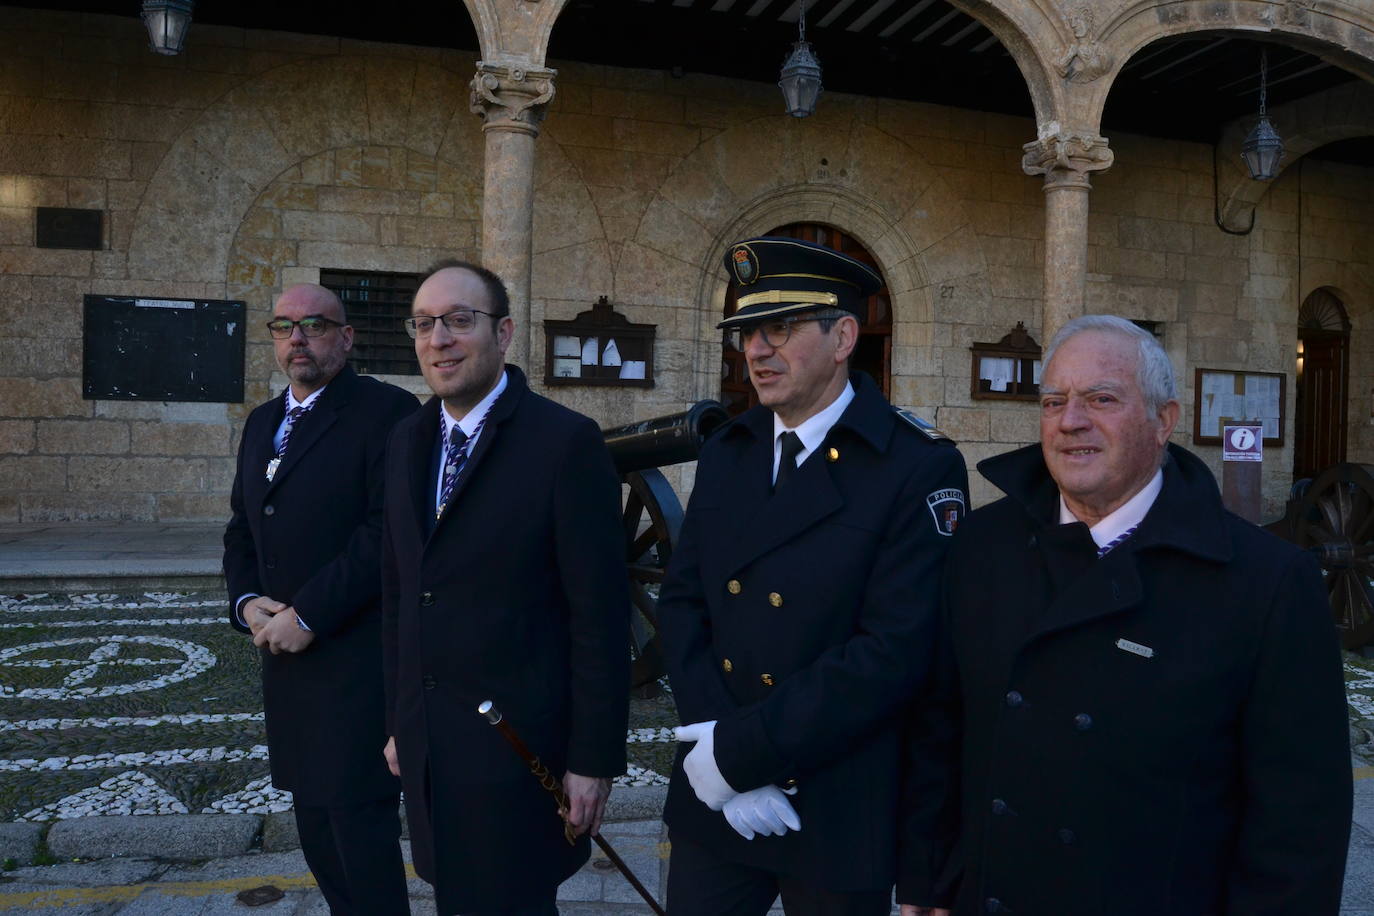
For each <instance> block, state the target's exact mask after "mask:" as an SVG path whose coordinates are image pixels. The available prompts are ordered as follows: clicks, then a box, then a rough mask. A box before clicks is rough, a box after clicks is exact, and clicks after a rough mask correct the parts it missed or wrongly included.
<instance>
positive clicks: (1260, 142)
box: [1240, 50, 1283, 181]
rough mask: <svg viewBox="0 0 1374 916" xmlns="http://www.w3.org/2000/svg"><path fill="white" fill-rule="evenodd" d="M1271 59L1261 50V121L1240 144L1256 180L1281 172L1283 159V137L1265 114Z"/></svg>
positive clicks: (1266, 179) (1267, 178)
mask: <svg viewBox="0 0 1374 916" xmlns="http://www.w3.org/2000/svg"><path fill="white" fill-rule="evenodd" d="M1268 70H1269V61H1268V58H1267V56H1266V53H1265V51H1263V50H1261V51H1260V103H1259V121H1258V122H1256V124H1255V126H1254V127H1253V128H1252V129H1251V131H1250V134H1249V135H1248V136H1247V137H1246V138H1245V142H1243V143H1241V145H1240V157H1241V158H1242V159H1244V160H1245V167H1246V168H1247V169H1249V170H1250V177H1251V178H1253V179H1255V180H1256V181H1268V180H1270V179H1271V178H1273V177H1274V176H1275V175H1277V174H1278V173H1279V163H1280V162H1281V161H1283V139H1282V138H1281V137H1279V132H1278V131H1277V130H1275V129H1274V125H1273V124H1272V123H1271V122H1270V121H1269V116H1268V115H1267V114H1265V105H1266V103H1267V101H1268V99H1267V95H1268Z"/></svg>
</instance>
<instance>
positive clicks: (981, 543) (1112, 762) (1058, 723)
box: [917, 445, 1351, 916]
mask: <svg viewBox="0 0 1374 916" xmlns="http://www.w3.org/2000/svg"><path fill="white" fill-rule="evenodd" d="M979 470H980V471H981V472H982V473H983V474H984V476H986V477H987V478H988V480H990V481H992V482H993V483H994V484H996V485H997V486H998V487H1000V488H1001V489H1002V490H1003V491H1004V492H1006V493H1007V494H1008V496H1007V497H1006V498H1004V499H1001V500H999V501H998V502H995V503H993V504H992V505H990V506H987V507H986V508H983V509H980V510H978V511H977V512H975V513H973V515H972V516H971V518H970V519H969V521H968V523H967V524H966V525H965V526H964V527H963V528H962V529H961V530H960V532H959V536H958V537H956V538H955V544H954V548H953V550H952V551H951V553H950V561H949V567H948V569H947V570H946V574H945V583H946V592H947V597H946V610H947V614H948V620H949V623H948V627H947V632H948V634H949V638H950V642H951V645H952V660H953V662H954V669H955V671H956V672H957V684H958V689H959V692H961V693H962V697H963V700H962V725H963V729H964V738H963V742H962V760H963V765H962V780H963V796H962V797H963V801H962V822H963V838H962V842H961V855H960V856H959V861H960V862H961V863H962V868H963V877H962V884H961V886H960V889H959V892H958V905H957V907H956V912H957V913H960V914H972V913H984V912H1007V913H1015V914H1018V916H1079V914H1081V916H1089V914H1092V916H1108V914H1110V916H1136V914H1140V916H1146V914H1148V916H1209V914H1216V916H1221V914H1227V916H1242V914H1243V916H1278V914H1283V916H1334V914H1336V913H1337V912H1338V910H1339V908H1340V896H1341V881H1342V874H1343V870H1344V866H1345V858H1346V843H1347V839H1348V836H1349V830H1350V815H1351V769H1350V753H1349V747H1348V744H1347V742H1348V731H1347V722H1346V706H1345V694H1344V686H1343V680H1342V673H1341V661H1340V654H1339V650H1338V647H1337V638H1336V631H1335V628H1334V626H1333V625H1332V621H1331V613H1330V609H1329V608H1328V606H1327V603H1326V600H1325V590H1324V588H1323V586H1322V583H1321V578H1320V575H1319V573H1318V571H1317V567H1316V564H1315V563H1314V562H1313V560H1312V558H1311V557H1310V556H1308V555H1307V554H1305V553H1304V552H1302V551H1300V550H1298V549H1297V548H1296V547H1294V546H1292V545H1291V544H1288V543H1285V542H1283V541H1281V540H1279V539H1278V538H1276V537H1274V536H1272V535H1270V534H1268V533H1266V532H1265V531H1263V530H1262V529H1260V528H1257V527H1255V526H1254V525H1252V524H1250V523H1248V522H1245V521H1243V520H1242V519H1240V518H1238V517H1237V516H1235V515H1232V514H1231V513H1230V512H1228V511H1226V510H1225V509H1224V508H1223V506H1222V504H1221V500H1220V496H1219V494H1218V492H1217V488H1216V483H1215V481H1214V479H1213V477H1212V474H1211V472H1210V471H1209V470H1208V468H1207V467H1206V465H1204V464H1203V463H1202V462H1201V461H1200V460H1199V459H1197V458H1196V457H1195V456H1193V455H1192V454H1190V453H1189V452H1187V451H1186V450H1184V449H1182V448H1179V447H1177V446H1173V445H1171V446H1169V457H1168V458H1167V459H1166V462H1165V467H1164V486H1163V489H1162V490H1161V492H1160V494H1159V496H1158V498H1157V499H1156V501H1155V503H1154V505H1153V506H1152V507H1151V508H1150V510H1149V512H1148V514H1147V515H1146V517H1145V519H1144V520H1143V521H1142V522H1141V524H1140V527H1139V528H1138V529H1137V531H1136V533H1135V534H1134V535H1133V536H1132V537H1131V538H1129V539H1128V540H1126V541H1125V542H1123V543H1122V544H1121V545H1120V546H1119V547H1117V548H1116V549H1115V550H1113V551H1112V552H1111V553H1109V554H1108V555H1107V556H1106V557H1104V558H1103V559H1101V560H1099V559H1096V547H1095V545H1094V544H1093V542H1092V539H1091V537H1090V535H1089V533H1088V528H1087V526H1086V525H1083V524H1081V523H1073V524H1069V525H1060V524H1059V523H1058V521H1059V518H1058V511H1059V509H1058V491H1057V489H1056V488H1055V486H1054V483H1053V480H1052V479H1051V478H1050V477H1049V475H1048V472H1047V470H1046V468H1045V463H1044V460H1043V458H1042V457H1041V452H1040V447H1039V446H1038V445H1036V446H1031V447H1028V448H1025V449H1021V450H1018V451H1015V452H1011V453H1008V454H1006V455H1001V456H998V457H996V458H991V459H988V460H987V461H984V462H983V463H982V464H980V465H979ZM990 564H991V567H990ZM990 568H991V569H993V570H995V575H989V569H990ZM918 759H919V755H918ZM927 759H933V758H927ZM917 883H918V884H919V878H918V879H917Z"/></svg>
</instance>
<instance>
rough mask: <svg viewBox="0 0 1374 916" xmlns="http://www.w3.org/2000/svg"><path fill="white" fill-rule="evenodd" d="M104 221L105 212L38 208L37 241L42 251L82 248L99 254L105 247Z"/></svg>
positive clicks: (36, 220)
mask: <svg viewBox="0 0 1374 916" xmlns="http://www.w3.org/2000/svg"><path fill="white" fill-rule="evenodd" d="M104 218H105V211H104V210H81V209H77V208H75V207H39V208H38V211H37V215H36V216H35V223H36V230H35V233H34V238H35V240H36V241H37V243H38V247H39V248H82V249H89V250H93V251H99V250H100V249H101V248H103V247H104V241H103V239H104V234H105V233H104V229H103V225H102V224H103V222H104Z"/></svg>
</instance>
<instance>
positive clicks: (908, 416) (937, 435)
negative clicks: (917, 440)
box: [892, 407, 958, 445]
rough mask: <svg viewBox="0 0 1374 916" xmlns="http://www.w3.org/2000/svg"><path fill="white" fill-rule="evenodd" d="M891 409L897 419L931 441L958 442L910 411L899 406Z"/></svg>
mask: <svg viewBox="0 0 1374 916" xmlns="http://www.w3.org/2000/svg"><path fill="white" fill-rule="evenodd" d="M892 411H893V413H895V414H897V417H898V419H900V420H901V421H902V422H904V423H906V424H907V425H908V426H910V427H911V428H912V429H914V430H916V431H917V432H918V433H920V434H921V435H923V436H925V437H926V438H927V439H929V440H930V441H931V442H948V443H949V444H950V445H958V443H957V442H955V441H954V440H953V439H951V438H950V437H949V436H946V435H945V434H944V433H942V432H940V430H938V429H936V428H935V424H933V423H931V422H930V421H929V420H923V419H921V418H920V417H918V416H916V415H915V414H914V413H912V412H911V411H909V410H904V409H902V408H901V407H894V408H892Z"/></svg>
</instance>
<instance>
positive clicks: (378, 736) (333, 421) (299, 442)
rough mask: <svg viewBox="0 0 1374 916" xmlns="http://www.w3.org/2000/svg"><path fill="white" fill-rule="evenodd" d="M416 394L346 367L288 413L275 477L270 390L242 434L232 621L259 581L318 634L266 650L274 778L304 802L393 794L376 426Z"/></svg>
mask: <svg viewBox="0 0 1374 916" xmlns="http://www.w3.org/2000/svg"><path fill="white" fill-rule="evenodd" d="M417 407H418V403H417V402H416V400H415V396H414V395H412V394H410V393H408V392H406V391H403V390H401V389H400V388H397V387H396V386H394V385H387V384H384V383H382V382H379V381H377V380H375V379H371V378H364V377H359V376H358V375H357V374H355V373H354V372H353V370H352V369H351V368H348V367H347V366H345V367H344V368H343V370H342V371H340V372H339V374H338V375H337V376H335V377H334V380H333V381H331V382H330V383H329V385H328V386H327V387H326V388H325V389H324V391H323V392H321V394H320V397H319V400H318V401H317V402H316V403H315V406H314V407H312V408H311V409H310V411H309V412H308V413H307V414H306V415H305V416H303V417H302V418H301V419H300V421H299V422H298V423H297V424H296V427H295V429H294V430H293V432H292V435H291V443H290V446H289V447H288V448H287V451H286V456H285V457H284V458H283V459H282V463H281V466H280V467H279V468H278V469H277V473H276V475H275V476H274V478H273V480H272V482H271V483H268V482H267V477H266V469H267V462H268V460H269V459H270V458H271V457H272V455H273V453H274V448H273V445H272V438H273V436H274V435H275V434H276V431H277V427H278V426H280V425H281V421H282V418H283V417H284V416H285V403H284V398H283V397H281V396H280V395H279V396H277V397H275V398H273V399H272V400H270V401H268V402H267V403H265V404H262V405H260V406H258V407H257V408H255V409H254V410H253V412H252V413H250V414H249V415H248V422H247V423H246V424H244V428H243V437H242V438H241V439H240V440H239V453H238V472H237V474H236V475H235V477H234V489H233V492H232V494H231V496H230V505H231V508H232V510H233V516H232V518H231V519H230V521H229V524H228V526H227V527H226V528H225V532H224V577H225V582H226V584H227V586H228V591H229V603H230V607H229V622H230V623H231V624H233V626H234V627H235V628H236V629H239V630H243V631H245V632H247V630H246V628H245V627H243V626H242V625H241V624H239V622H238V618H237V615H236V614H235V613H234V610H235V609H234V604H235V602H237V601H238V599H239V597H240V596H241V595H245V594H248V593H256V594H260V595H266V596H268V597H270V598H275V599H276V600H278V601H284V602H286V603H287V604H289V605H293V606H294V607H295V608H296V610H297V612H298V613H299V614H300V617H301V619H302V620H304V621H305V622H306V624H307V625H309V627H310V628H311V629H312V630H314V632H315V640H314V641H313V642H312V643H311V644H310V646H309V647H308V648H307V649H306V650H305V651H304V652H301V653H297V654H290V653H282V654H281V655H273V654H272V653H270V652H268V651H267V650H266V649H263V650H261V655H262V692H263V704H264V707H265V709H266V718H267V746H268V749H269V751H270V754H271V766H272V784H273V785H275V786H276V787H277V788H279V789H286V790H288V791H290V792H292V793H293V794H294V795H295V797H296V800H297V801H298V802H300V803H301V804H307V805H339V804H350V803H355V802H364V801H371V800H375V799H380V798H386V797H387V796H389V795H390V796H394V795H395V794H396V793H397V792H398V791H399V789H400V786H399V785H398V783H397V781H396V778H395V777H394V776H392V775H391V774H390V773H389V772H388V771H387V769H386V762H385V760H384V759H383V758H382V753H381V752H382V747H383V746H384V745H385V744H386V732H385V730H384V715H383V690H382V664H381V530H382V492H383V465H384V462H385V457H386V437H387V435H388V434H389V433H390V431H391V428H392V427H393V426H394V425H395V424H396V422H397V421H398V420H400V419H401V418H402V417H405V416H407V415H408V414H411V413H413V412H414V411H415V409H416V408H417Z"/></svg>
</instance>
